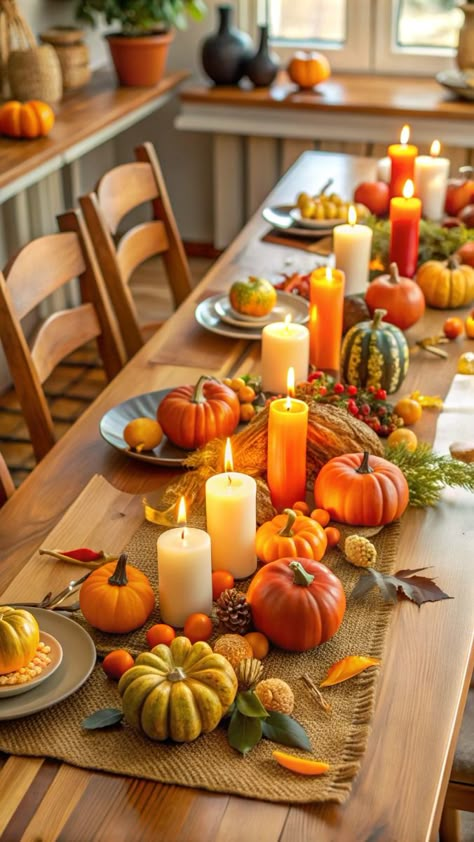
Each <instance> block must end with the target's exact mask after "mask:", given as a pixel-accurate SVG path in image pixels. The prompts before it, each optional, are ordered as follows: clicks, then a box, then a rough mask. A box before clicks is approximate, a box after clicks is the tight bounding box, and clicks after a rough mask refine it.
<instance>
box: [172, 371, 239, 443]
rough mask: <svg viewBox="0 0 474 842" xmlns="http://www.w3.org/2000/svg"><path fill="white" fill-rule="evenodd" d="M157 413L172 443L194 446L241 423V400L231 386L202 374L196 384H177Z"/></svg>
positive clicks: (226, 432)
mask: <svg viewBox="0 0 474 842" xmlns="http://www.w3.org/2000/svg"><path fill="white" fill-rule="evenodd" d="M157 417H158V421H159V423H160V424H161V426H162V428H163V431H164V433H165V435H167V436H168V438H169V440H170V441H172V442H173V444H176V445H177V446H178V447H182V448H184V449H185V450H194V449H195V448H196V447H201V446H202V445H203V444H206V442H208V441H210V440H211V439H214V438H217V437H220V436H230V435H232V433H233V432H234V430H235V428H236V427H237V424H238V423H239V418H240V401H239V399H238V397H237V395H236V393H235V392H234V391H233V390H232V389H231V388H230V387H229V386H226V385H225V384H224V383H221V382H220V381H219V380H212V379H211V378H209V377H200V378H199V380H198V382H197V383H196V385H195V386H178V388H176V389H173V390H172V391H171V392H169V393H168V394H167V395H166V397H165V398H163V400H162V401H161V403H160V405H159V407H158V414H157Z"/></svg>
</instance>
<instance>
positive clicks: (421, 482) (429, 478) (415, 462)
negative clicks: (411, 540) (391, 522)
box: [385, 443, 474, 507]
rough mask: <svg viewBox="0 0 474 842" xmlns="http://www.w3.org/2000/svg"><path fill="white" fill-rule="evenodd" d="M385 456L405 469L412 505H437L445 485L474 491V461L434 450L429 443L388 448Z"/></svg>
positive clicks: (398, 445) (402, 469) (401, 468)
mask: <svg viewBox="0 0 474 842" xmlns="http://www.w3.org/2000/svg"><path fill="white" fill-rule="evenodd" d="M385 455H386V458H387V459H388V460H389V461H390V462H393V463H394V464H395V465H398V467H399V468H400V470H401V471H403V473H404V475H405V478H406V481H407V483H408V488H409V491H410V505H411V506H418V507H420V506H422V507H423V506H435V505H436V503H437V502H438V500H439V498H440V496H441V492H442V490H443V488H444V487H446V486H450V487H457V488H465V489H466V490H467V491H472V492H474V464H466V463H465V462H460V461H459V460H458V459H452V458H451V457H450V456H442V455H441V454H439V453H435V452H434V451H433V450H432V448H431V447H430V445H429V444H426V443H422V444H419V445H418V447H417V448H416V450H414V451H410V450H408V449H407V447H406V446H405V444H397V445H396V446H395V447H387V449H386V453H385Z"/></svg>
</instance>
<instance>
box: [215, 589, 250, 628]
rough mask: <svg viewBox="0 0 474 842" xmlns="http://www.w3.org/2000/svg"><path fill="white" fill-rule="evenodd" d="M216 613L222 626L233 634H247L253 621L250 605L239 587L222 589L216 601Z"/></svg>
mask: <svg viewBox="0 0 474 842" xmlns="http://www.w3.org/2000/svg"><path fill="white" fill-rule="evenodd" d="M216 615H217V619H218V620H219V623H220V627H221V628H222V629H223V630H224V631H227V632H231V633H233V634H245V632H247V631H248V630H249V628H250V624H251V622H252V614H251V611H250V605H249V604H248V602H247V600H246V598H245V594H244V593H242V592H241V591H238V590H237V588H227V590H225V591H222V593H221V595H220V597H219V599H218V600H217V603H216Z"/></svg>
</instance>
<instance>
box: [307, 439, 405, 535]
mask: <svg viewBox="0 0 474 842" xmlns="http://www.w3.org/2000/svg"><path fill="white" fill-rule="evenodd" d="M408 497H409V491H408V483H407V481H406V479H405V477H404V475H403V473H402V471H401V470H400V468H398V467H397V465H394V464H393V463H392V462H389V461H388V460H387V459H383V458H382V457H381V456H372V455H370V454H369V453H367V452H366V453H345V454H343V455H342V456H335V457H334V458H333V459H330V460H329V462H326V464H325V465H323V467H322V468H321V470H320V472H319V474H318V476H317V477H316V482H315V485H314V498H315V500H316V505H317V506H318V507H319V508H321V509H326V511H327V512H329V514H330V515H331V519H332V520H337V521H340V522H341V523H349V524H352V525H353V526H383V525H384V524H386V523H391V522H392V521H393V520H396V519H397V518H399V517H401V515H402V514H403V512H404V511H405V509H406V507H407V505H408Z"/></svg>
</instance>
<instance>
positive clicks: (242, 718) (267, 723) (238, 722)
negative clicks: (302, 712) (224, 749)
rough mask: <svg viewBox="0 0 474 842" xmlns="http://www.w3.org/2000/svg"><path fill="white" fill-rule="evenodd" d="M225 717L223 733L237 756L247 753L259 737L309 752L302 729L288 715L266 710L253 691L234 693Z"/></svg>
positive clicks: (307, 742)
mask: <svg viewBox="0 0 474 842" xmlns="http://www.w3.org/2000/svg"><path fill="white" fill-rule="evenodd" d="M227 715H228V716H230V722H229V728H228V731H227V739H228V740H229V745H231V746H232V748H235V749H236V751H240V753H241V754H244V755H245V754H248V752H249V751H251V749H253V747H254V746H256V745H257V743H258V742H260V740H261V739H262V737H266V739H267V740H273V741H274V742H277V743H282V744H283V745H286V746H294V747H296V748H302V749H304V750H305V751H311V744H310V742H309V739H308V735H307V733H306V731H305V730H304V728H303V726H302V725H300V724H299V722H297V721H296V719H292V717H291V716H287V715H286V714H284V713H278V712H277V711H268V710H266V709H265V708H264V707H263V705H262V703H261V701H260V699H259V698H258V696H257V694H256V693H255V692H254V691H253V690H242V691H240V692H239V693H237V696H236V698H235V702H234V703H233V704H232V706H231V708H230V709H229V711H228V712H227Z"/></svg>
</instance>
